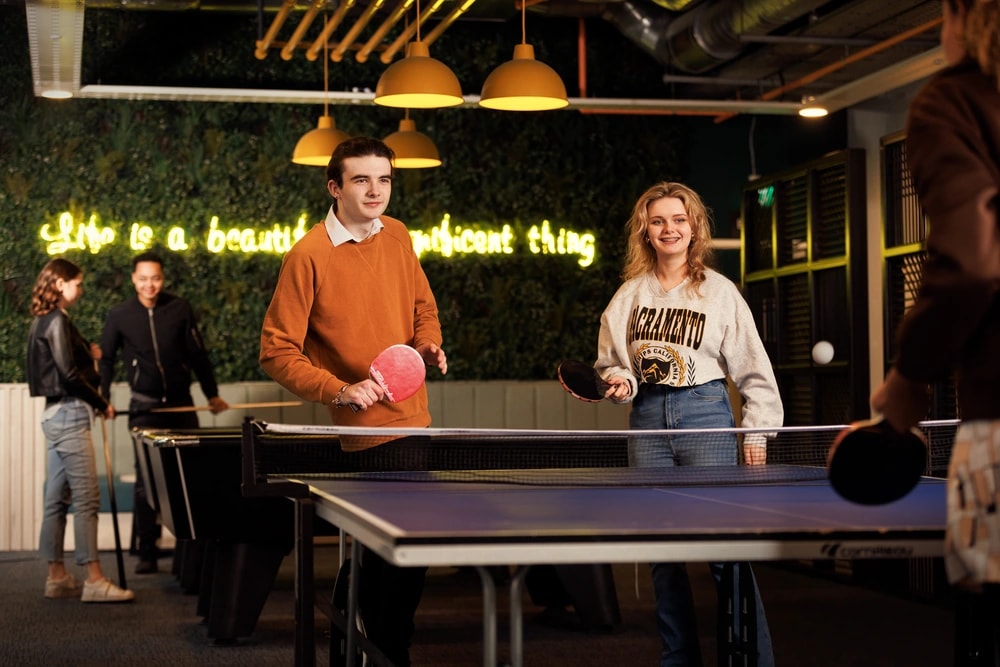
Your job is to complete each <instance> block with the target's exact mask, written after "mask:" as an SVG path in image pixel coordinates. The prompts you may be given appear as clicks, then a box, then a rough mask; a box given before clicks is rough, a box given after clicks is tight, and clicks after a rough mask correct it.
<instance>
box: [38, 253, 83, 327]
mask: <svg viewBox="0 0 1000 667" xmlns="http://www.w3.org/2000/svg"><path fill="white" fill-rule="evenodd" d="M81 273H83V270H82V269H81V268H80V267H79V266H77V265H76V264H74V263H73V262H71V261H69V260H68V259H62V258H61V257H56V258H55V259H52V260H49V262H48V264H46V265H45V266H44V267H42V271H41V273H39V274H38V278H36V279H35V286H34V287H33V288H32V290H31V314H32V315H34V316H35V317H39V316H41V315H47V314H48V313H51V312H52V311H53V310H55V307H56V304H58V303H59V297H61V296H62V292H60V291H59V288H58V287H57V282H58V281H59V280H60V279H61V280H62V281H63V282H68V281H70V280H73V279H75V278H77V277H79V276H80V274H81Z"/></svg>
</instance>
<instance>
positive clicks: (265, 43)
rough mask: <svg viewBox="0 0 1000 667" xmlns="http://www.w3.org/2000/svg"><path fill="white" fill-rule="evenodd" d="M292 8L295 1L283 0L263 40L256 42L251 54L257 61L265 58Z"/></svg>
mask: <svg viewBox="0 0 1000 667" xmlns="http://www.w3.org/2000/svg"><path fill="white" fill-rule="evenodd" d="M293 7H295V0H285V2H284V4H282V5H281V9H279V10H278V13H277V14H275V16H274V20H273V21H271V26H270V27H269V28H268V29H267V34H265V35H264V39H259V40H257V48H256V49H255V50H254V52H253V54H254V56H256V57H257V60H263V59H264V58H267V50H268V49H269V48H271V44H272V43H273V42H274V38H275V37H277V36H278V31H279V30H281V26H282V25H284V23H285V19H287V18H288V13H289V12H290V11H292V8H293Z"/></svg>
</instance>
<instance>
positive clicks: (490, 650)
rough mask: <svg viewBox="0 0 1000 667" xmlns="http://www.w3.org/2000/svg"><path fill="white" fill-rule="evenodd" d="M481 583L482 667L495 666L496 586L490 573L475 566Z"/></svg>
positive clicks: (483, 568)
mask: <svg viewBox="0 0 1000 667" xmlns="http://www.w3.org/2000/svg"><path fill="white" fill-rule="evenodd" d="M476 571H477V572H478V573H479V578H480V579H481V580H482V582H483V667H496V664H497V585H496V583H494V582H493V575H492V574H490V571H489V570H488V569H487V568H485V567H481V566H476Z"/></svg>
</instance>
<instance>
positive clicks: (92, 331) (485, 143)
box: [0, 6, 740, 382]
mask: <svg viewBox="0 0 1000 667" xmlns="http://www.w3.org/2000/svg"><path fill="white" fill-rule="evenodd" d="M177 16H180V17H183V15H168V14H162V13H143V12H134V11H133V12H121V11H98V12H94V11H92V10H88V11H87V23H86V28H85V29H86V30H87V34H88V41H87V42H86V43H87V44H88V51H87V53H86V57H85V61H84V72H85V77H84V80H85V81H98V80H99V81H102V82H105V83H111V82H116V83H128V82H135V83H143V84H146V85H192V84H195V83H197V84H198V85H230V86H243V87H248V86H255V85H262V81H267V84H266V85H267V86H268V87H275V88H278V87H299V88H310V87H311V86H321V78H320V77H319V74H318V72H317V71H316V70H317V69H318V68H319V65H316V64H314V63H309V62H308V61H306V60H305V58H303V57H297V58H295V59H293V60H292V61H291V62H289V63H286V62H284V61H281V60H280V59H279V58H278V57H277V56H276V55H272V56H271V57H270V58H269V59H267V60H265V61H258V60H256V59H254V58H253V56H252V44H253V39H254V30H255V27H254V26H255V23H254V21H252V20H251V19H248V18H246V17H242V18H235V19H234V18H232V17H228V18H220V19H213V20H217V21H218V24H217V25H216V26H215V28H214V32H213V38H214V39H218V37H219V35H220V34H221V35H222V37H223V38H224V39H228V40H229V41H230V42H231V44H230V46H229V47H228V48H227V49H224V50H221V51H220V50H219V49H217V48H215V47H214V46H213V48H209V46H208V44H209V41H208V38H207V34H202V33H201V32H200V31H199V29H198V27H197V24H196V22H189V23H190V24H191V27H190V28H187V29H179V28H181V27H183V26H180V25H178V24H177V22H178V21H183V18H176V17H177ZM171 22H173V24H172V23H171ZM517 24H518V27H519V22H517ZM24 25H25V24H24V10H23V7H20V8H18V7H10V6H0V38H2V40H3V43H4V44H5V50H6V52H7V54H9V57H7V58H5V59H4V60H3V61H2V62H0V179H2V180H0V278H2V287H3V289H2V292H0V316H2V317H0V382H23V381H24V358H23V357H24V344H25V340H26V334H27V328H28V325H29V323H30V316H29V314H28V310H27V308H28V302H29V296H30V291H31V287H32V284H33V282H34V279H35V277H36V275H37V273H38V271H39V270H40V269H41V267H42V265H43V264H44V263H45V262H46V261H47V259H48V255H47V254H46V250H45V243H44V242H43V241H42V239H41V238H39V235H38V230H39V227H40V226H41V225H42V224H43V223H46V222H48V223H52V222H54V221H55V220H56V217H57V216H58V214H59V213H61V212H64V211H70V212H72V213H73V214H74V216H75V217H77V218H80V219H86V218H88V217H89V216H91V215H95V214H96V215H98V216H99V218H100V221H101V224H103V225H106V226H109V227H112V228H114V229H115V230H116V231H117V232H118V233H119V235H122V236H124V237H126V238H127V237H128V233H129V225H131V224H132V223H135V222H142V223H144V224H146V225H149V226H150V227H151V228H153V229H154V230H155V231H156V232H157V234H158V235H159V236H160V237H161V238H162V235H163V234H164V233H165V230H166V229H167V228H168V227H171V226H174V225H179V226H182V227H184V228H186V229H187V230H188V231H189V235H190V238H192V239H198V238H203V237H204V236H205V234H206V233H207V231H208V229H209V224H210V221H211V220H212V217H213V216H218V219H219V221H220V225H223V226H227V227H228V226H238V227H250V228H257V229H266V228H268V227H270V226H272V225H274V224H276V223H277V224H292V223H294V221H295V220H297V219H298V217H299V216H300V215H302V214H306V216H307V218H308V219H309V221H310V224H314V223H316V222H318V221H320V220H322V219H323V217H324V216H325V214H326V211H327V208H328V205H329V198H328V195H327V193H326V189H325V179H324V176H323V170H322V169H319V168H315V167H303V166H299V165H293V164H291V163H290V161H289V156H290V154H291V150H292V147H293V146H294V144H295V142H296V140H297V139H298V137H299V136H300V135H301V134H302V133H304V132H305V131H307V130H309V129H312V128H313V127H315V123H316V118H317V117H318V115H319V114H320V113H321V111H322V109H321V108H317V107H311V106H303V105H280V104H236V103H181V102H149V101H127V100H86V99H72V100H69V101H51V100H45V99H41V98H36V97H34V96H33V95H32V85H31V68H30V63H29V59H28V44H27V35H26V30H25V28H24ZM554 25H555V26H556V27H555V28H553V29H552V30H551V35H550V37H549V38H548V39H547V41H546V42H545V44H547V45H548V48H546V46H545V44H538V43H536V51H537V53H538V55H539V58H541V59H547V60H549V61H550V62H552V63H553V64H554V66H555V67H556V68H557V69H558V70H559V71H560V74H561V75H562V77H563V79H564V81H573V79H574V74H575V59H574V57H575V47H574V40H575V35H576V33H575V25H576V24H575V21H573V22H570V23H569V24H566V23H563V24H554ZM566 25H569V26H570V27H569V28H568V29H566V28H564V27H560V26H566ZM170 30H173V33H171V36H172V38H173V39H174V40H175V41H176V42H177V43H175V44H174V45H173V46H172V47H171V48H170V49H169V51H165V50H164V49H163V48H162V40H160V41H157V39H158V37H157V35H160V36H162V34H161V32H159V31H167V32H169V31H170ZM453 30H457V28H453ZM471 30H472V32H470V33H467V37H468V39H466V40H464V41H461V42H459V41H457V40H456V41H454V42H451V43H449V42H448V40H447V39H445V38H442V40H440V44H435V47H434V55H435V56H436V57H438V58H441V59H442V60H446V61H447V62H449V63H458V65H456V66H454V67H453V68H454V69H456V73H457V74H458V75H459V79H460V80H461V81H462V82H463V87H465V88H466V89H467V90H470V91H471V90H477V87H478V86H481V81H482V80H483V79H484V78H485V76H486V74H487V73H488V72H489V71H490V70H491V69H492V68H493V67H495V66H496V65H497V64H499V63H500V62H503V61H505V60H507V59H509V58H510V52H511V51H512V45H513V44H514V43H515V42H516V36H513V35H512V34H511V33H512V32H513V33H514V35H516V32H515V31H512V30H511V28H510V26H507V27H504V28H503V29H502V30H499V31H498V29H497V26H496V25H493V26H487V27H478V28H477V27H473V28H472V29H471ZM477 31H478V32H477ZM447 34H448V33H446V35H447ZM94 43H96V44H102V43H106V44H108V49H107V50H102V49H101V48H100V47H99V46H92V44H94ZM112 45H114V49H113V50H112ZM213 45H214V42H213ZM618 51H619V52H620V53H621V54H625V55H621V58H625V59H628V58H632V57H633V56H632V55H630V54H633V53H634V52H635V49H633V48H631V47H629V48H628V49H624V48H623V49H619V50H618ZM147 52H148V53H147ZM557 52H558V53H566V54H571V55H572V56H574V57H569V56H567V57H564V58H562V60H560V58H559V57H557V55H555V53H557ZM111 53H113V54H114V57H112V56H111V55H109V54H111ZM150 57H156V58H158V59H159V60H158V61H157V62H158V66H157V67H156V68H155V70H153V71H155V73H156V74H155V80H150V78H149V77H150V76H151V75H150V73H149V70H144V71H142V72H139V70H138V68H137V65H136V64H137V63H140V62H144V61H147V60H148V58H150ZM647 60H648V62H647ZM344 62H345V64H344V67H343V68H342V69H338V70H337V71H336V72H331V76H330V79H331V87H332V88H333V87H335V86H334V85H333V82H334V81H336V82H338V85H350V84H351V82H354V83H357V84H360V85H362V86H366V85H367V86H370V87H372V88H374V84H375V81H377V77H378V75H379V74H380V73H381V71H382V70H383V69H384V66H383V65H382V64H381V63H379V62H378V61H377V59H374V62H369V63H367V64H365V65H361V64H359V63H355V62H353V59H347V60H345V61H344ZM611 64H612V66H613V67H611V68H610V69H602V68H592V69H591V74H590V77H591V81H592V83H593V85H594V88H595V91H594V94H596V95H599V96H600V95H607V96H614V95H644V96H653V95H661V94H663V91H661V90H656V91H648V90H647V91H645V92H643V86H648V83H644V82H646V81H648V80H649V74H650V71H654V73H655V68H654V67H653V64H652V61H651V59H648V58H645V60H643V59H641V58H640V59H638V60H636V61H634V62H633V61H626V62H625V63H624V64H623V63H622V62H620V61H618V62H613V63H611ZM621 67H625V69H624V70H622V69H620V68H621ZM629 67H631V70H630V69H628V68H629ZM623 72H624V74H623ZM274 78H277V79H279V81H280V82H279V83H277V84H276V83H274ZM345 82H346V83H345ZM575 93H576V91H574V90H572V89H571V90H570V95H571V96H572V95H574V94H575ZM331 113H332V114H333V115H334V116H335V118H336V122H337V125H338V127H339V128H341V129H344V130H346V131H348V132H349V133H351V134H353V135H361V134H367V135H371V136H386V135H387V134H389V133H390V132H392V131H394V130H395V129H396V126H397V125H398V122H399V119H400V118H401V115H402V114H401V112H400V111H399V110H390V109H383V108H379V107H374V106H360V105H358V106H332V107H331ZM412 117H413V118H414V119H415V120H416V122H417V125H418V129H420V130H421V131H423V132H425V133H426V134H428V135H429V136H431V137H432V138H433V139H434V141H435V142H436V144H437V145H438V148H439V150H440V152H441V155H442V156H443V158H444V160H445V163H444V165H443V166H442V167H440V168H437V169H430V170H400V171H398V172H397V174H396V179H395V181H394V186H393V195H392V202H391V203H390V205H389V211H388V213H389V214H390V215H392V216H394V217H397V218H400V219H402V220H403V221H404V222H406V223H407V224H408V225H409V226H410V227H411V228H414V229H425V228H429V227H432V226H434V225H436V224H438V223H439V221H440V220H441V218H442V216H443V215H444V214H446V213H447V214H450V215H451V216H452V219H453V220H454V221H455V222H456V223H459V224H465V223H473V222H475V223H480V224H483V225H487V226H490V227H497V226H499V225H501V224H504V223H511V224H518V225H530V224H535V223H538V222H540V221H541V220H543V219H544V220H550V221H551V222H552V224H553V225H554V226H565V227H567V228H572V229H576V230H589V231H593V232H594V233H595V234H596V235H597V239H598V242H597V258H596V261H595V262H594V264H593V265H592V266H590V267H588V268H586V269H584V268H581V267H580V266H578V265H577V264H576V262H575V260H574V259H573V258H570V257H553V256H532V255H524V254H519V255H516V256H508V257H500V258H497V257H492V258H490V257H455V258H451V259H448V260H444V259H440V258H435V257H429V258H427V259H426V260H425V261H424V267H425V270H426V272H427V274H428V277H429V279H430V281H431V285H432V287H433V289H434V291H435V294H436V296H437V299H438V303H439V306H440V310H441V321H442V325H443V329H444V333H445V349H446V351H447V352H448V356H449V369H450V370H449V374H448V378H450V379H500V378H504V379H539V378H551V377H553V375H554V368H555V366H556V364H557V363H558V362H559V361H560V360H562V359H565V358H572V357H578V358H583V359H592V358H593V356H594V354H595V347H596V339H597V330H598V327H599V321H600V314H601V311H602V310H603V307H604V306H605V304H606V303H607V301H608V300H609V299H610V297H611V295H612V294H613V293H614V291H615V289H616V288H617V287H618V284H619V278H618V273H619V271H620V268H621V260H622V252H623V242H624V235H623V225H624V222H625V220H626V218H627V217H628V215H629V211H630V208H631V205H632V203H633V202H634V200H635V199H636V197H637V196H638V195H639V194H640V193H641V192H642V191H643V190H644V189H645V188H646V187H648V186H649V185H651V184H652V183H654V182H656V181H658V180H663V179H683V178H684V173H685V158H684V156H685V155H686V154H688V153H689V152H690V150H691V141H692V139H691V132H692V127H693V125H692V123H691V122H689V121H687V120H685V119H682V118H676V117H669V116H619V115H608V116H605V115H590V114H581V113H578V112H572V111H560V112H545V113H523V114H521V113H502V112H491V111H487V110H481V109H475V110H470V109H452V110H435V111H417V112H413V113H412ZM702 126H703V125H702ZM739 185H740V184H739V183H738V182H737V183H734V184H733V187H732V191H733V199H734V200H736V199H738V196H739ZM728 231H730V230H727V232H728ZM727 235H729V234H728V233H727ZM159 250H160V251H161V252H162V254H164V256H165V258H166V260H167V262H166V264H167V265H166V271H167V277H168V289H169V290H171V291H174V292H177V293H179V294H181V295H182V296H185V297H187V298H188V299H189V300H190V301H192V303H193V304H194V306H195V309H196V311H197V312H198V314H199V317H200V320H201V325H202V329H203V334H204V335H205V338H206V340H207V342H208V344H209V347H210V348H211V353H212V357H213V359H214V362H215V364H216V370H217V375H218V379H219V380H220V381H223V382H234V381H248V380H261V379H266V378H265V376H264V375H263V373H262V371H261V370H260V369H259V366H258V364H257V353H258V337H259V332H260V323H261V321H262V318H263V314H264V311H265V309H266V308H267V304H268V301H269V299H270V296H271V293H272V291H273V287H274V283H275V279H276V277H277V274H278V270H279V267H280V256H278V255H273V254H271V255H268V254H259V253H258V254H236V253H222V254H211V253H209V252H208V251H207V250H206V249H205V248H204V247H202V246H195V247H192V248H190V249H189V250H187V251H186V252H184V253H178V252H172V251H170V250H168V249H165V248H162V247H161V248H159ZM64 254H65V256H66V257H68V258H69V259H71V260H73V261H75V262H77V263H79V264H80V265H82V266H83V268H84V271H85V282H84V287H85V296H84V297H83V299H82V301H81V302H80V303H79V304H78V305H77V306H75V308H74V312H73V315H74V318H75V320H76V321H77V323H78V326H79V327H80V329H81V331H82V332H83V333H84V335H85V336H88V337H91V338H97V337H98V336H99V334H100V329H101V326H102V323H103V318H104V314H105V313H106V312H107V310H108V308H109V307H110V306H111V305H113V304H114V303H116V302H118V301H120V300H122V299H124V298H126V297H128V296H130V295H131V294H133V293H134V292H133V289H132V286H131V282H130V280H129V260H130V258H131V256H132V255H133V254H134V252H133V251H132V250H131V249H129V247H128V246H127V245H126V244H122V243H117V244H113V245H111V246H108V247H105V248H103V249H101V251H100V252H98V253H96V254H95V253H91V252H89V251H86V250H83V251H81V250H69V251H67V252H65V253H64ZM358 289H364V286H363V285H359V286H358Z"/></svg>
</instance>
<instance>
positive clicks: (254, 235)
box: [38, 211, 308, 255]
mask: <svg viewBox="0 0 1000 667" xmlns="http://www.w3.org/2000/svg"><path fill="white" fill-rule="evenodd" d="M307 223H308V218H307V216H306V214H305V213H303V214H302V215H300V216H299V219H298V220H297V221H296V222H295V224H294V225H279V224H274V225H272V226H271V227H269V228H267V229H263V230H260V229H254V228H252V227H229V228H223V227H221V226H220V224H219V216H217V215H214V216H212V219H211V220H210V221H209V225H208V232H207V233H206V234H205V238H204V239H203V240H202V245H203V246H204V247H205V249H207V250H208V251H209V252H211V253H213V254H216V255H218V254H221V253H224V252H238V253H246V254H249V253H272V254H284V253H286V252H288V249H289V248H291V247H292V246H293V245H294V244H295V242H296V241H298V240H299V239H300V238H302V237H303V236H305V233H306V232H307V231H308V230H307V229H306V224H307ZM38 235H39V237H40V238H41V239H42V240H43V241H45V251H46V252H47V253H48V254H50V255H58V254H61V253H64V252H66V251H67V250H88V251H90V252H91V253H93V254H95V255H96V254H97V253H99V252H100V251H101V250H102V249H103V248H104V247H105V246H109V245H112V244H114V243H115V242H116V241H118V240H119V234H118V232H116V231H115V229H114V228H113V227H109V226H103V225H102V224H101V222H100V219H99V218H98V216H97V214H91V216H90V218H88V219H87V221H86V222H83V221H77V220H74V219H73V215H72V214H71V213H69V212H68V211H67V212H64V213H61V214H60V215H59V219H58V221H57V222H56V223H55V224H51V223H45V224H43V225H42V226H41V228H40V229H39V231H38ZM126 236H127V240H128V246H129V248H130V249H132V250H134V251H136V252H141V251H143V250H149V249H150V248H152V247H153V246H154V245H156V244H157V243H158V242H159V238H158V236H157V232H156V230H155V229H154V228H153V227H152V226H151V225H148V224H146V223H143V222H133V223H132V224H131V225H129V228H128V234H127V235H126ZM163 245H165V246H166V247H167V248H169V249H170V250H173V251H175V252H183V251H185V250H190V249H191V248H192V247H195V246H197V245H198V242H197V240H196V239H194V238H190V237H189V235H188V231H187V230H186V229H184V228H183V227H178V226H173V227H168V228H167V229H166V231H165V234H164V235H163Z"/></svg>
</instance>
